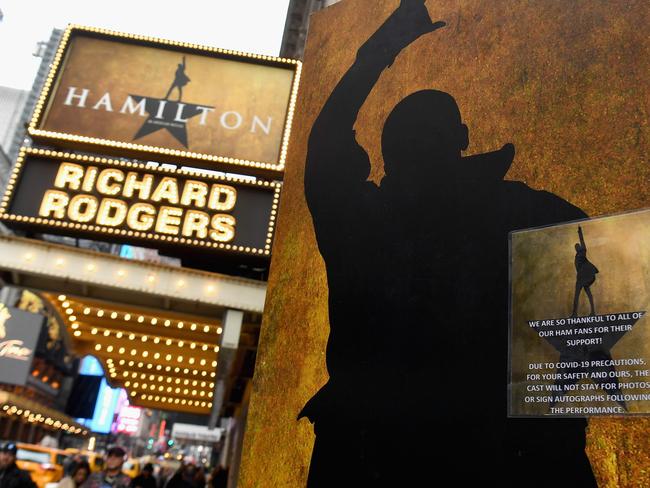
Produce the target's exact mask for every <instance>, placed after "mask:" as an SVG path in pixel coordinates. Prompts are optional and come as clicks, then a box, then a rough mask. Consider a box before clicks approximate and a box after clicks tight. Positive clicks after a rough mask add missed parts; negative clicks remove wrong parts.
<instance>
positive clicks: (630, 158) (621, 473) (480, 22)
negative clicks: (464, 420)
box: [239, 0, 650, 488]
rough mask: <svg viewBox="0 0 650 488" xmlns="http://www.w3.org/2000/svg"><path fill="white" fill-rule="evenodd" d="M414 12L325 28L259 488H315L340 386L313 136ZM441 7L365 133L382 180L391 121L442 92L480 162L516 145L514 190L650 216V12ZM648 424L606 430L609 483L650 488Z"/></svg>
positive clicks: (278, 268) (271, 330)
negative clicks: (398, 20)
mask: <svg viewBox="0 0 650 488" xmlns="http://www.w3.org/2000/svg"><path fill="white" fill-rule="evenodd" d="M398 5H399V1H397V0H385V1H370V0H344V1H342V2H340V3H338V4H336V5H334V6H332V7H330V8H328V9H326V10H325V11H323V12H320V13H318V14H315V15H313V16H312V18H311V23H310V32H309V37H308V43H307V47H306V51H305V65H304V75H303V79H302V84H301V92H300V94H299V100H300V104H299V106H298V108H299V110H298V113H297V114H296V120H295V123H294V131H293V133H292V139H291V152H290V155H289V158H290V161H289V164H287V168H288V170H287V172H286V175H285V187H284V194H283V197H282V200H281V206H280V214H279V215H280V219H279V227H278V229H277V234H276V238H275V248H274V249H273V264H272V268H271V275H270V280H269V295H268V297H267V304H266V312H265V318H264V324H263V327H262V335H261V338H260V349H259V355H258V360H257V366H256V372H255V375H256V376H255V379H254V387H253V395H252V400H251V406H250V411H249V417H248V419H249V420H248V425H247V428H246V437H245V440H244V448H243V459H242V471H241V474H240V483H239V486H241V487H244V488H252V487H256V488H257V487H278V486H282V487H302V486H304V485H305V482H306V479H307V473H308V469H309V460H310V456H311V450H312V445H313V439H314V437H313V431H312V426H311V425H310V424H309V422H308V421H307V420H305V419H303V420H301V421H300V422H298V421H296V416H297V414H298V412H299V411H300V409H301V408H302V406H303V405H304V403H305V402H306V401H307V400H308V399H309V398H310V397H311V396H312V395H313V394H314V393H315V392H316V391H317V390H318V389H319V388H320V387H321V386H322V385H323V384H324V383H325V381H326V380H327V372H326V369H325V354H324V351H325V345H326V341H327V336H328V332H329V329H328V308H327V296H328V295H327V278H326V275H325V268H324V265H323V262H322V260H321V257H320V255H319V253H318V249H317V247H316V241H315V238H314V231H313V228H312V223H311V218H310V214H309V212H308V210H307V207H306V204H305V200H304V194H303V175H304V161H305V156H306V150H307V139H308V136H309V131H310V128H311V125H312V124H313V122H314V120H315V118H316V116H317V115H318V113H319V111H320V110H321V108H322V106H323V104H324V103H325V101H326V99H327V97H328V95H329V94H330V93H331V92H332V90H333V88H334V86H335V85H336V83H337V82H338V80H339V79H340V78H341V77H342V75H343V74H344V73H345V72H346V70H347V69H348V68H349V67H350V66H351V64H352V63H353V61H354V59H355V56H356V51H357V49H358V48H359V47H360V46H361V44H362V43H363V42H364V41H365V40H366V39H368V37H369V36H370V35H371V34H372V33H373V32H375V31H376V30H377V28H378V27H379V26H380V25H381V24H382V23H383V21H384V20H385V19H386V18H387V17H388V15H389V14H390V13H391V12H392V11H393V10H395V8H396V7H397V6H398ZM427 7H428V9H429V12H430V15H431V18H432V19H433V20H434V21H436V20H444V21H445V22H446V23H447V27H445V28H444V29H440V30H438V31H436V32H435V33H433V34H429V35H428V36H424V37H422V38H420V39H419V40H418V41H416V42H415V43H414V44H412V45H411V46H410V47H409V48H408V49H406V50H405V51H404V52H402V53H401V55H400V56H399V57H398V58H397V60H396V61H395V63H394V64H393V65H392V67H390V68H389V69H387V70H386V71H385V72H384V73H383V74H382V76H381V78H380V79H379V82H378V83H377V85H376V86H375V88H374V90H373V92H372V93H371V95H370V97H369V98H368V100H367V101H366V103H365V105H364V107H363V108H362V110H361V112H360V114H359V118H358V119H357V122H356V130H357V140H358V141H359V143H360V144H361V145H362V146H363V148H364V149H365V150H366V151H367V152H368V154H369V155H370V157H371V161H372V165H373V169H372V175H371V178H372V179H373V180H374V181H379V180H380V179H381V176H382V174H383V169H382V166H383V163H382V159H381V151H380V134H381V129H382V127H383V122H384V120H385V119H386V117H387V116H388V114H389V112H390V111H391V109H392V108H393V107H394V106H395V104H396V103H397V102H398V101H400V100H401V99H402V98H404V97H405V96H406V95H408V94H410V93H413V92H415V91H418V90H421V89H425V88H435V89H438V90H444V91H446V92H448V93H451V94H452V95H453V96H454V97H455V99H456V101H457V102H458V105H459V107H460V110H461V113H462V114H463V118H464V122H465V123H466V124H467V125H468V126H469V131H470V146H469V148H468V151H467V152H466V154H477V153H480V152H484V151H491V150H494V149H496V148H499V147H501V146H502V145H503V144H504V143H506V142H512V143H513V144H514V145H515V147H516V149H517V154H516V156H515V160H514V162H513V165H512V167H511V169H510V171H509V173H508V175H507V179H511V180H519V181H524V182H526V183H527V184H528V185H529V186H531V187H532V188H535V189H545V190H547V191H550V192H553V193H555V194H556V195H558V196H560V197H562V198H564V199H566V200H568V201H570V202H571V203H573V204H574V205H577V206H579V207H581V208H582V209H584V210H585V211H586V212H587V213H589V214H590V215H601V214H605V213H610V212H617V211H623V210H631V209H636V208H640V207H644V206H648V204H649V203H650V198H649V197H650V194H649V186H648V181H650V166H649V165H648V122H647V111H648V104H647V101H648V88H647V87H648V84H647V79H646V78H647V73H648V72H650V69H649V68H650V66H648V64H649V61H648V60H649V59H650V57H649V56H648V52H649V47H650V46H649V43H650V39H649V38H648V36H647V34H646V33H645V32H646V30H647V25H648V20H649V19H648V17H649V15H648V14H649V9H650V5H649V4H648V3H647V2H645V1H643V0H611V1H607V2H604V1H597V2H596V1H592V0H573V1H571V2H561V1H555V0H540V1H535V2H531V1H528V0H503V1H499V2H479V1H476V0H445V1H442V0H437V1H433V0H430V1H428V2H427ZM504 258H505V257H504ZM504 292H505V291H504ZM504 326H505V325H504ZM504 360H505V359H504ZM504 393H505V382H504ZM647 428H648V422H647V421H646V420H644V419H622V420H621V419H597V420H591V422H590V426H589V432H588V452H589V455H590V459H591V462H592V464H593V465H594V466H596V468H595V472H596V475H597V477H598V480H599V483H600V486H601V487H604V486H607V487H610V486H612V487H613V486H621V487H623V486H630V487H631V486H648V485H650V469H649V468H648V453H649V452H650V436H648V435H647V432H648V430H647ZM644 432H645V435H644ZM332 469H337V467H336V466H332Z"/></svg>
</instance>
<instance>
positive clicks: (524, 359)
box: [509, 210, 650, 416]
mask: <svg viewBox="0 0 650 488" xmlns="http://www.w3.org/2000/svg"><path fill="white" fill-rule="evenodd" d="M510 259H511V261H510V266H511V268H510V270H511V315H510V320H511V323H510V326H511V337H510V339H511V342H510V372H511V384H510V409H509V410H510V414H511V415H513V416H542V415H551V416H592V415H629V414H648V413H650V322H648V317H647V316H646V312H647V311H648V309H649V307H650V287H649V285H648V283H650V210H643V211H638V212H633V213H627V214H621V215H614V216H610V217H602V218H597V219H593V220H588V221H581V222H572V223H569V224H564V225H559V226H554V227H546V228H541V229H532V230H525V231H520V232H513V233H512V234H511V255H510Z"/></svg>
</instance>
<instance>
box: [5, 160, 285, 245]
mask: <svg viewBox="0 0 650 488" xmlns="http://www.w3.org/2000/svg"><path fill="white" fill-rule="evenodd" d="M27 155H32V156H38V157H44V158H51V159H58V160H60V159H65V160H69V161H73V162H74V161H78V162H82V163H84V164H90V163H92V164H97V165H100V166H105V167H111V166H113V167H117V168H123V169H129V168H130V169H133V170H140V171H146V172H148V173H158V174H161V175H168V176H172V175H173V176H180V177H186V178H188V177H189V178H201V179H202V180H206V181H212V182H214V183H236V184H238V185H245V186H251V187H261V188H267V189H269V191H272V192H273V203H272V207H271V212H270V217H269V222H268V227H267V230H266V236H267V238H266V244H265V246H264V247H263V248H255V247H245V246H239V245H232V244H228V243H224V242H209V241H203V240H200V239H195V238H185V237H176V236H164V235H159V234H154V233H151V232H147V231H136V230H125V229H115V228H112V227H107V226H102V225H97V224H84V223H71V222H65V221H61V220H55V219H50V218H43V217H31V216H25V215H17V214H14V213H10V212H8V209H9V206H10V202H11V200H12V198H13V195H14V190H15V187H16V183H17V181H18V179H19V178H20V175H21V171H22V168H23V164H24V162H25V158H26V156H27ZM281 188H282V183H281V182H279V181H266V180H260V179H257V180H255V181H252V180H248V179H241V178H236V177H234V176H216V175H209V174H205V173H203V172H201V171H198V170H197V171H188V170H181V169H175V168H168V167H157V168H151V167H147V166H146V165H145V164H142V163H136V162H133V161H120V160H114V159H107V158H103V157H94V156H87V155H81V154H72V153H67V152H59V151H52V150H47V149H36V148H25V147H23V148H21V150H20V153H19V155H18V159H17V160H16V164H15V165H14V168H13V171H12V173H11V176H10V177H9V181H8V183H7V188H6V191H5V194H4V196H3V197H2V202H1V203H0V220H4V221H7V222H10V223H16V224H22V225H25V224H27V225H38V226H44V227H45V228H47V227H49V228H50V230H52V228H53V227H55V228H59V229H66V230H70V231H72V232H73V233H75V232H77V233H86V234H88V233H91V234H95V235H96V234H97V233H99V234H101V235H103V236H107V237H110V236H119V237H125V238H127V239H129V238H130V239H131V240H148V241H150V242H151V243H160V244H161V245H163V246H164V245H165V244H173V245H185V246H191V247H197V248H204V249H214V250H225V251H231V252H238V253H244V254H248V255H253V256H270V254H271V242H272V237H273V231H274V228H275V219H276V217H277V211H278V202H279V199H280V191H281Z"/></svg>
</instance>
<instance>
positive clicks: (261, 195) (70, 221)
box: [0, 148, 281, 256]
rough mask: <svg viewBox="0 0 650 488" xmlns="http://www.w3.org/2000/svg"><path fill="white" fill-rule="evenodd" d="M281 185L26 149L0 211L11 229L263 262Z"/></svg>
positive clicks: (267, 249) (266, 252) (23, 151)
mask: <svg viewBox="0 0 650 488" xmlns="http://www.w3.org/2000/svg"><path fill="white" fill-rule="evenodd" d="M280 188H281V183H277V182H269V181H264V180H260V179H243V178H235V177H227V176H213V175H206V174H204V173H200V172H194V171H185V170H174V169H167V168H166V167H151V165H145V164H140V163H136V162H131V161H121V160H108V159H106V158H99V157H91V156H81V155H75V154H68V153H60V152H54V151H49V150H43V149H31V148H24V149H23V150H22V152H21V155H20V156H19V158H18V161H17V162H16V165H15V167H14V171H13V174H12V175H11V177H10V180H9V183H8V185H7V192H6V195H5V198H4V199H3V201H2V204H1V205H0V219H1V220H3V221H6V222H7V223H10V224H13V225H14V226H16V225H18V226H20V225H26V226H29V227H30V228H34V227H41V228H43V227H45V228H46V229H47V230H48V231H49V232H57V231H58V232H60V233H64V232H70V231H71V232H72V233H74V234H75V235H86V236H89V237H91V238H111V237H112V238H117V239H119V240H121V241H126V242H135V243H142V242H143V241H148V242H149V243H151V242H154V243H156V245H157V247H168V246H190V247H199V248H205V249H214V250H224V251H230V252H239V253H245V254H250V255H261V256H268V255H269V254H270V249H271V241H272V237H273V228H274V224H275V216H276V212H277V205H278V198H279V194H280Z"/></svg>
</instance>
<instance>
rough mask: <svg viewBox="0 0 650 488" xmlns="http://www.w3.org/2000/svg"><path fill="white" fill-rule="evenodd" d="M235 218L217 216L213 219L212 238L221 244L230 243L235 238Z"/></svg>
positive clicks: (222, 215)
mask: <svg viewBox="0 0 650 488" xmlns="http://www.w3.org/2000/svg"><path fill="white" fill-rule="evenodd" d="M235 224H236V220H235V217H233V216H232V215H224V214H217V215H215V216H213V217H212V222H211V225H212V229H213V230H211V231H210V237H211V238H212V239H214V240H215V241H219V242H230V241H232V240H233V238H234V237H235Z"/></svg>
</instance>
